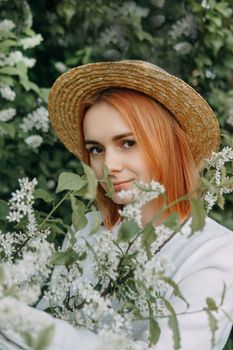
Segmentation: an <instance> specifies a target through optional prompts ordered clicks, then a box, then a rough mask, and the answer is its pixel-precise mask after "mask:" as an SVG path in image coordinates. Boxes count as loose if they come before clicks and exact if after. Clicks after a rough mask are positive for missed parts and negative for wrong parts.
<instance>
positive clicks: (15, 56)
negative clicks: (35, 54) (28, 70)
mask: <svg viewBox="0 0 233 350" xmlns="http://www.w3.org/2000/svg"><path fill="white" fill-rule="evenodd" d="M22 58H23V54H22V52H21V51H19V50H16V51H12V52H11V53H10V54H9V56H8V57H6V59H5V64H6V65H8V66H14V65H15V64H16V63H18V62H20V61H22Z"/></svg>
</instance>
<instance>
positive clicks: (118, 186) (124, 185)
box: [113, 180, 132, 192]
mask: <svg viewBox="0 0 233 350" xmlns="http://www.w3.org/2000/svg"><path fill="white" fill-rule="evenodd" d="M131 181H132V180H129V181H122V182H116V183H113V187H114V190H115V191H116V192H117V191H121V190H124V189H126V188H127V187H128V186H129V184H130V183H131Z"/></svg>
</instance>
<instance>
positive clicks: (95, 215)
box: [90, 210, 102, 235]
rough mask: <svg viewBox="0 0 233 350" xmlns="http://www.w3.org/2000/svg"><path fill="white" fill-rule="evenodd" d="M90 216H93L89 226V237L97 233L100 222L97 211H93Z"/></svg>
mask: <svg viewBox="0 0 233 350" xmlns="http://www.w3.org/2000/svg"><path fill="white" fill-rule="evenodd" d="M92 214H93V224H92V226H91V230H90V235H92V234H94V233H96V232H97V231H98V229H99V227H100V225H101V222H102V220H101V217H100V215H99V212H98V211H96V210H93V211H92Z"/></svg>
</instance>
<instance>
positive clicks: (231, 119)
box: [227, 113, 233, 127]
mask: <svg viewBox="0 0 233 350" xmlns="http://www.w3.org/2000/svg"><path fill="white" fill-rule="evenodd" d="M227 124H229V125H230V126H232V127H233V113H232V115H230V116H229V117H228V119H227Z"/></svg>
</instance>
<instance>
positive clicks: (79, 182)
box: [56, 172, 86, 193]
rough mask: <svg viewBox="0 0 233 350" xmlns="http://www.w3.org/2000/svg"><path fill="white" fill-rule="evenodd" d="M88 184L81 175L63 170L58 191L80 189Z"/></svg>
mask: <svg viewBox="0 0 233 350" xmlns="http://www.w3.org/2000/svg"><path fill="white" fill-rule="evenodd" d="M85 185H86V181H84V180H83V179H82V178H81V177H80V176H79V175H77V174H73V173H67V172H63V173H61V174H60V175H59V178H58V185H57V188H56V193H59V192H62V191H78V190H80V189H81V188H83V187H84V186H85Z"/></svg>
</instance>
